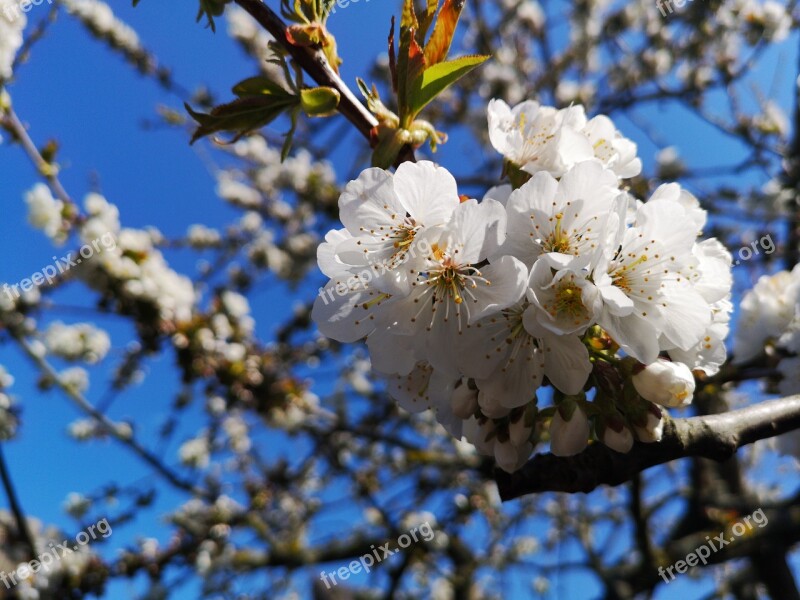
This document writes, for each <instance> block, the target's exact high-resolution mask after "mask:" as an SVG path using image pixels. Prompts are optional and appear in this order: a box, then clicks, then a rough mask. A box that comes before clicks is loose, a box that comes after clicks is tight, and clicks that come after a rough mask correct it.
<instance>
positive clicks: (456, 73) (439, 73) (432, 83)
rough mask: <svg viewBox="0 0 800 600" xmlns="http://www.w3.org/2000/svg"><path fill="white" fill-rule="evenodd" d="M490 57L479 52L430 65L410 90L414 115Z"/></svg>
mask: <svg viewBox="0 0 800 600" xmlns="http://www.w3.org/2000/svg"><path fill="white" fill-rule="evenodd" d="M488 58H489V57H488V56H480V55H477V54H476V55H471V56H462V57H460V58H454V59H453V60H448V61H445V62H440V63H438V64H435V65H433V66H430V67H428V68H427V69H425V71H424V72H423V73H422V76H421V77H419V78H418V79H417V80H416V81H415V82H413V85H412V87H411V88H410V89H409V91H408V105H409V110H411V112H412V113H413V114H414V115H417V114H419V112H420V111H421V110H422V109H423V108H425V107H426V106H427V105H428V104H429V103H430V102H431V100H433V99H434V98H436V96H438V95H439V94H441V93H442V92H443V91H445V90H446V89H447V88H448V87H450V86H451V85H453V84H454V83H455V82H456V81H458V80H459V79H461V78H462V77H464V76H465V75H467V74H468V73H469V72H470V71H472V70H473V69H475V68H476V67H478V66H480V65H481V64H482V63H483V62H484V61H486V60H487V59H488Z"/></svg>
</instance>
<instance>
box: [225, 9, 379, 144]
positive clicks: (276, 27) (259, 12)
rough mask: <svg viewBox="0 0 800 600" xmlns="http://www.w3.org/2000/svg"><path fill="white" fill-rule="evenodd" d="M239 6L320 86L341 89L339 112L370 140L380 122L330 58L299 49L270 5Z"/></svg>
mask: <svg viewBox="0 0 800 600" xmlns="http://www.w3.org/2000/svg"><path fill="white" fill-rule="evenodd" d="M236 4H238V5H239V6H241V7H242V8H243V9H245V10H246V11H247V12H248V13H250V16H252V17H253V18H254V19H255V20H256V21H258V23H259V24H260V25H261V26H262V27H263V28H264V29H266V30H267V31H268V32H269V33H270V34H272V37H274V38H275V41H277V42H278V43H279V44H280V45H281V46H283V47H284V48H286V51H287V52H289V54H290V55H291V57H292V58H293V59H294V60H295V62H297V64H298V65H300V66H301V67H302V69H303V70H304V71H305V72H306V73H308V74H309V75H310V76H311V77H312V78H313V79H314V81H316V82H317V83H318V84H319V85H325V86H328V87H332V88H334V89H335V90H338V92H339V94H341V97H342V98H341V100H340V102H339V112H341V113H342V114H343V115H344V116H345V117H346V118H347V120H348V121H350V122H351V123H352V124H353V125H355V126H356V129H358V130H359V131H360V132H361V135H363V136H364V137H365V138H367V140H369V139H370V132H371V131H372V128H373V127H376V126H377V125H378V121H377V119H375V117H374V116H373V115H372V113H370V112H369V110H367V107H366V106H364V105H363V104H362V103H361V102H359V101H358V98H356V96H355V95H354V94H353V92H352V91H351V90H350V88H349V87H347V84H346V83H345V82H344V81H342V78H341V77H339V75H338V74H337V73H336V71H334V70H333V68H332V67H331V65H330V63H328V59H327V58H325V55H324V54H323V53H322V51H321V50H318V49H314V48H310V47H304V46H295V45H294V44H293V43H292V42H291V41H289V38H288V35H287V32H288V27H287V25H286V23H285V22H284V21H283V19H281V18H280V16H279V15H277V14H276V13H275V11H273V10H272V9H271V8H270V7H269V6H267V5H266V4H264V3H263V2H262V1H261V0H236Z"/></svg>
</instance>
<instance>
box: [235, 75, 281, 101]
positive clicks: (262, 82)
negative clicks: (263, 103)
mask: <svg viewBox="0 0 800 600" xmlns="http://www.w3.org/2000/svg"><path fill="white" fill-rule="evenodd" d="M233 93H234V94H236V95H237V96H239V97H243V96H285V97H290V96H291V95H292V94H290V93H289V92H287V91H286V90H285V89H284V88H283V87H282V86H281V85H279V84H277V83H276V82H274V81H272V79H270V78H269V77H264V76H258V77H249V78H248V79H245V80H244V81H240V82H239V83H237V84H236V85H235V86H233Z"/></svg>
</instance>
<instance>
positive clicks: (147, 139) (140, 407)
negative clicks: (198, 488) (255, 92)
mask: <svg viewBox="0 0 800 600" xmlns="http://www.w3.org/2000/svg"><path fill="white" fill-rule="evenodd" d="M117 4H118V6H117V7H115V10H117V14H118V16H119V17H121V18H122V19H124V20H126V21H128V22H129V23H130V24H131V25H132V26H134V27H135V28H136V29H137V31H138V32H139V33H140V36H141V38H142V41H143V43H144V44H145V45H146V46H147V47H148V48H150V49H151V50H153V51H154V52H155V53H156V54H157V56H158V57H159V59H160V60H161V61H162V62H163V63H164V64H166V65H168V66H170V67H172V69H173V74H174V76H175V78H176V80H177V81H179V82H180V83H181V84H183V85H184V86H186V87H189V88H194V87H195V86H196V85H198V84H200V83H206V82H208V83H210V84H211V85H212V89H213V91H214V92H215V93H216V94H217V97H218V98H220V99H224V98H225V97H226V96H227V94H228V91H229V88H230V87H231V86H232V85H233V84H234V83H236V82H237V81H239V80H240V79H243V78H245V77H248V76H250V75H252V74H253V73H252V66H251V65H250V63H249V62H247V61H245V60H244V59H243V57H242V54H241V52H240V50H239V49H238V48H237V47H236V46H235V44H234V43H233V42H231V40H230V39H229V38H228V37H227V36H226V35H224V34H220V33H218V34H216V35H215V34H213V33H212V32H211V31H210V30H208V29H206V28H204V27H202V26H201V25H197V24H195V23H194V17H195V12H196V3H195V2H191V1H190V2H163V1H159V0H142V2H141V3H140V6H139V7H137V8H136V9H133V8H132V7H130V6H129V3H128V2H123V3H117ZM396 6H397V3H396V2H388V1H386V0H381V1H378V0H372V1H371V2H370V0H362V1H361V2H358V3H352V4H351V5H350V6H349V7H347V8H346V9H340V10H339V11H338V12H337V14H336V16H335V17H334V18H333V20H332V23H331V29H332V31H333V32H334V33H335V34H337V35H338V39H339V50H340V53H341V54H342V55H343V57H344V58H345V63H344V66H343V69H342V74H343V77H344V79H345V80H346V81H349V82H352V81H353V80H354V79H355V77H356V75H362V74H363V73H364V72H365V66H366V65H367V64H368V62H369V60H368V59H369V58H371V57H372V56H373V55H374V54H375V52H376V51H383V50H384V49H385V41H386V36H387V33H388V24H389V17H390V15H391V13H392V12H393V10H394V9H395V8H396ZM46 12H47V8H46V6H44V5H43V6H41V7H38V8H34V10H32V11H31V12H30V13H29V18H30V19H31V22H32V23H36V22H37V21H38V20H40V19H42V18H44V17H45V15H46ZM345 17H346V18H345ZM220 27H224V23H220ZM791 46H792V47H795V46H796V44H792V45H791ZM767 64H768V65H773V66H774V67H775V68H774V69H769V68H767V69H765V70H764V71H763V72H762V73H761V74H760V75H759V79H760V78H761V77H763V80H762V81H764V82H772V81H773V78H774V81H775V86H774V89H775V90H776V94H778V96H777V97H778V99H779V101H780V104H781V105H782V106H784V107H789V106H790V105H791V99H792V90H793V85H792V82H793V80H794V74H793V73H792V69H783V70H780V69H779V68H778V67H779V65H786V64H788V65H794V64H796V60H795V57H794V56H793V55H790V56H789V55H787V53H786V52H782V51H776V52H774V53H773V54H772V55H770V56H768V58H767ZM10 92H11V94H12V96H13V99H14V105H15V108H16V110H17V112H18V113H19V115H20V117H21V118H22V119H23V121H25V122H26V123H29V124H30V133H31V135H32V137H33V138H34V140H35V141H36V142H37V143H38V144H42V143H44V142H45V141H46V140H48V139H50V138H52V137H57V138H58V140H59V143H60V146H61V150H60V153H59V162H60V163H61V165H62V167H63V171H62V174H61V178H62V181H63V183H64V185H65V187H66V188H67V190H68V191H69V192H70V194H71V195H72V196H73V197H74V198H76V199H81V198H82V197H83V196H84V194H85V193H86V192H88V191H92V190H94V189H96V188H97V189H99V190H101V191H102V192H103V194H104V195H105V196H106V197H107V198H108V199H109V200H110V201H111V202H113V203H115V204H117V206H118V207H119V208H120V211H121V218H122V222H123V224H124V225H125V226H129V227H144V226H146V225H151V224H153V225H156V226H158V227H159V228H160V229H161V230H162V231H163V232H164V233H165V234H166V235H167V236H179V235H182V234H183V233H185V231H186V229H187V227H188V226H189V225H191V224H194V223H204V224H206V225H209V226H222V225H224V224H225V223H227V222H229V221H230V220H232V219H233V218H234V217H235V215H236V213H235V212H234V211H232V210H230V209H228V208H227V207H226V206H224V205H223V204H222V202H220V201H219V199H218V198H217V197H216V195H215V193H214V186H215V179H214V176H213V173H212V172H211V171H210V170H209V163H208V154H207V152H206V150H205V149H204V146H203V144H198V145H196V146H195V147H192V148H190V147H189V145H188V140H187V137H186V136H185V135H183V133H182V132H180V131H176V130H157V131H153V130H146V129H145V128H143V127H142V124H143V122H145V121H148V120H153V119H154V116H155V113H154V107H155V106H156V105H157V104H159V103H164V104H169V105H171V106H179V103H178V101H177V100H178V99H177V98H176V97H174V96H171V95H170V94H168V93H166V92H164V91H163V90H162V89H160V88H159V87H158V86H157V85H156V84H154V83H153V82H152V81H146V80H143V79H142V78H141V77H140V76H139V75H137V74H136V73H135V72H134V71H133V70H132V69H131V68H130V67H129V66H128V65H125V64H124V63H123V62H122V60H121V59H120V57H118V56H116V55H113V54H112V53H110V52H108V51H107V50H106V49H105V48H104V47H103V46H102V45H101V44H99V43H98V42H97V41H95V40H93V39H90V38H88V37H87V36H86V34H85V33H84V31H83V30H82V28H81V27H80V26H79V25H78V24H77V23H76V22H75V21H74V20H72V19H70V18H65V17H63V16H62V18H60V19H59V20H58V22H57V23H55V24H54V25H53V26H52V28H51V31H50V33H49V35H48V36H47V37H46V38H45V39H44V40H43V41H41V42H39V43H37V44H36V46H35V47H34V49H33V52H32V56H31V61H30V63H28V64H26V65H23V66H22V67H20V68H19V69H18V71H17V81H16V82H15V83H14V84H13V85H12V86H11V87H10ZM643 114H644V115H645V116H646V117H647V118H648V119H650V120H651V121H652V122H654V123H655V124H656V125H660V126H661V128H662V129H663V130H668V131H669V135H670V138H669V141H670V143H673V144H676V145H678V146H679V147H680V149H681V153H682V155H683V156H685V157H686V160H687V161H689V162H691V163H692V164H693V165H696V166H714V165H719V164H726V162H735V160H736V157H737V149H736V148H735V147H732V146H731V145H730V144H726V142H725V140H724V139H722V138H720V136H715V137H703V138H702V139H703V143H699V142H698V140H699V139H700V135H701V134H699V133H698V131H702V130H701V129H700V126H699V125H695V124H692V125H691V126H683V127H674V126H672V125H671V123H672V122H674V121H677V120H680V119H682V118H685V115H684V114H681V112H680V111H675V110H668V111H663V112H661V111H660V110H659V109H658V108H655V107H653V108H649V109H647V110H646V111H644V112H643ZM618 124H619V126H620V127H621V128H622V129H623V130H624V131H625V133H626V134H627V135H629V136H630V137H633V138H634V139H635V140H636V141H637V142H639V143H640V145H641V153H642V157H643V159H644V161H645V163H646V164H652V161H653V157H654V154H655V151H656V150H657V148H655V147H654V146H653V145H652V143H650V142H649V141H647V140H646V139H645V138H644V137H643V136H642V135H641V132H639V131H638V130H637V129H636V128H635V127H633V126H632V125H631V123H629V122H626V121H625V119H621V120H620V121H619V123H618ZM702 135H703V136H705V133H702ZM708 140H712V141H711V142H709V141H708ZM352 143H353V144H359V146H358V147H357V149H356V151H357V152H361V151H363V142H362V141H361V140H359V139H358V138H356V137H353V138H352ZM463 150H464V147H463V145H462V144H461V143H459V140H458V139H457V138H456V139H454V140H452V141H451V142H450V144H449V145H447V146H445V147H444V148H442V149H441V150H440V153H439V154H438V155H437V156H436V158H437V160H440V161H442V162H443V163H444V164H445V165H451V166H454V171H455V172H456V173H462V174H468V173H464V170H463V169H464V164H463V159H462V158H461V153H462V152H463ZM352 154H353V153H351V152H346V151H345V152H341V156H340V158H338V159H337V160H336V164H337V165H338V166H343V167H349V166H350V164H351V160H352ZM35 181H36V174H35V172H34V169H33V168H32V166H31V165H30V163H29V162H28V161H27V159H26V158H25V157H24V155H23V154H22V152H21V151H20V149H19V148H18V147H13V146H9V145H8V144H3V145H0V202H1V203H2V204H1V205H2V207H3V208H4V209H5V210H4V218H3V219H0V239H2V240H3V248H4V250H5V252H6V253H7V255H6V256H7V258H8V260H4V261H2V263H1V264H0V281H8V282H16V281H19V280H21V279H23V278H26V277H30V276H31V274H32V273H34V272H37V271H40V270H41V269H42V268H43V266H45V265H47V264H50V263H51V262H52V256H53V255H54V254H56V255H58V256H61V255H63V254H64V253H65V252H66V250H67V249H68V248H64V249H57V250H55V251H54V250H53V248H51V247H50V245H49V243H48V241H47V240H46V238H45V237H44V235H43V234H41V233H39V232H37V231H34V230H32V229H31V228H30V227H29V226H28V224H27V222H26V212H25V208H24V203H23V202H22V196H23V194H24V192H25V191H26V190H28V189H30V187H31V186H32V185H33V183H34V182H35ZM171 258H174V261H173V264H174V265H175V266H176V267H177V268H179V269H180V270H182V271H183V272H185V273H187V274H192V273H193V269H194V263H193V261H192V260H191V259H189V258H188V257H187V256H185V255H180V254H178V255H175V256H174V257H173V256H171ZM286 300H287V297H286V295H285V293H283V292H282V291H272V292H269V291H267V292H263V293H260V294H259V295H257V296H255V297H251V302H252V303H253V306H254V309H255V313H256V315H257V316H260V317H261V318H260V319H259V332H260V333H261V335H262V337H264V338H268V337H269V336H270V334H271V332H272V330H273V328H274V326H275V321H274V320H273V319H274V318H275V317H274V316H273V317H272V318H270V316H269V315H275V314H276V312H275V311H276V310H281V311H286V310H288V308H287V307H288V306H289V304H290V303H289V302H287V301H286ZM59 304H60V305H63V307H62V308H60V309H58V310H56V311H54V312H53V313H51V314H52V318H58V319H62V320H65V321H70V322H72V321H78V320H84V319H87V320H92V319H94V318H95V317H94V316H91V315H89V316H87V315H85V314H83V313H82V312H80V311H77V310H75V309H74V308H69V307H75V306H80V305H83V306H85V305H86V299H85V298H84V297H83V296H82V295H81V294H80V293H75V292H67V293H66V294H63V295H61V296H60V297H59ZM97 322H98V323H100V324H101V325H103V326H105V327H107V328H108V330H109V331H110V333H111V335H112V341H113V342H114V351H113V352H112V355H111V356H110V357H109V358H108V359H107V362H108V364H113V361H114V358H118V357H119V356H120V354H121V351H122V350H123V346H122V344H123V342H125V341H127V340H129V339H131V333H132V332H131V330H130V328H129V327H128V325H127V324H126V323H125V322H124V321H123V320H122V319H120V318H115V317H101V318H99V319H98V321H97ZM0 364H3V365H5V366H6V367H7V368H8V369H9V371H10V372H11V373H12V374H13V375H14V376H15V378H16V382H15V385H14V387H13V388H12V392H13V394H14V395H15V396H16V397H17V398H18V400H19V402H20V404H21V405H22V407H23V410H24V413H23V426H22V427H21V429H20V434H19V436H18V438H17V439H16V440H14V441H13V442H12V443H11V444H9V445H8V446H7V449H6V452H7V457H8V460H9V462H10V468H11V471H12V474H13V476H14V479H15V481H16V484H17V491H18V494H19V496H20V499H21V502H22V504H23V506H24V508H25V509H26V511H28V512H29V513H30V514H31V515H35V516H37V517H40V518H42V519H44V520H45V521H47V522H48V523H55V524H58V525H61V526H63V527H64V528H65V529H66V531H67V532H72V533H74V532H76V531H77V528H76V524H75V523H74V522H73V521H72V520H70V519H69V518H68V517H66V516H65V515H64V513H63V511H62V508H61V506H62V502H63V500H64V499H65V498H66V496H67V494H68V493H70V492H73V491H89V490H96V489H97V488H98V486H100V485H102V484H104V483H105V482H107V481H108V479H109V475H110V474H113V478H114V479H115V480H116V481H117V482H118V483H120V484H123V485H131V484H135V485H140V484H141V485H144V484H146V483H147V482H148V479H149V478H150V471H149V469H147V468H146V467H144V466H142V465H141V464H139V463H138V462H137V461H136V460H135V459H133V458H132V457H131V456H130V455H129V454H128V453H127V452H126V451H124V450H122V449H120V448H119V447H118V446H117V445H115V444H113V443H110V442H108V443H104V442H92V443H91V444H88V445H77V444H75V443H74V442H72V441H71V440H70V439H68V437H67V435H66V425H67V424H68V423H69V422H71V421H72V420H74V419H75V418H77V417H79V416H80V414H79V413H78V412H77V411H76V410H75V409H74V408H73V407H72V406H71V405H69V404H68V403H67V401H66V400H65V399H64V398H63V397H61V396H59V395H58V394H45V393H42V392H40V391H39V390H37V387H36V373H35V371H34V370H33V369H32V368H31V366H30V364H29V363H28V362H27V361H26V360H24V358H23V357H22V356H21V354H20V353H19V351H18V350H17V349H15V348H14V347H12V346H3V347H0ZM107 378H108V373H104V372H103V370H102V369H100V370H99V371H97V372H95V376H94V379H93V381H92V388H91V389H90V391H89V394H88V395H89V398H90V399H91V400H93V401H95V402H96V401H97V400H98V399H99V396H100V395H101V393H102V391H103V390H104V389H105V388H106V385H105V384H106V382H107V380H108V379H107ZM178 383H179V382H178V381H177V380H176V376H175V373H174V369H173V368H172V363H171V358H169V357H162V358H160V359H158V360H154V361H151V362H150V363H149V364H148V377H147V379H146V381H145V383H144V384H143V385H142V386H140V387H138V388H135V389H133V390H132V391H129V392H128V393H126V394H124V395H123V396H122V397H121V398H120V399H119V400H117V402H116V403H115V405H114V406H113V407H112V410H111V413H110V414H111V416H112V417H113V418H115V419H122V418H126V417H131V418H134V419H135V420H136V422H137V424H138V427H139V428H140V429H139V431H141V432H142V434H143V435H142V437H143V439H145V440H147V439H152V437H153V436H154V434H155V430H156V428H157V427H158V425H159V424H160V423H161V422H162V421H163V419H164V417H166V416H167V415H168V414H169V412H170V402H171V399H172V396H173V394H174V392H175V391H176V390H177V389H178ZM192 425H193V424H192V423H191V422H190V423H185V424H184V426H185V427H186V429H187V431H190V430H191V428H192ZM164 452H165V456H167V457H169V459H168V462H174V457H175V447H169V448H165V449H164ZM161 489H162V490H165V489H166V488H164V487H163V486H162V487H161ZM186 499H187V498H186V497H185V496H182V495H180V494H175V493H173V492H169V491H167V492H166V493H165V494H162V495H161V496H159V502H158V503H157V504H156V505H155V506H154V507H153V508H152V509H149V510H148V511H146V512H145V513H144V515H143V519H142V520H141V521H140V522H138V523H137V525H136V526H133V527H126V528H120V529H118V530H117V531H115V533H114V535H113V536H112V537H111V538H109V540H108V544H109V546H110V547H113V548H118V547H122V546H124V545H125V544H127V543H128V542H130V541H131V540H133V539H136V538H137V537H138V536H147V537H150V536H153V537H162V539H163V535H164V534H165V531H166V529H165V528H164V526H163V524H162V523H161V521H160V517H161V515H162V514H163V513H164V512H165V511H166V510H167V509H169V508H173V507H174V506H176V505H177V504H178V503H180V502H183V501H185V500H186ZM3 502H4V501H3ZM568 552H569V549H567V550H565V553H568ZM572 584H577V585H590V583H589V582H588V581H587V580H585V579H584V578H580V579H577V580H576V579H573V580H572ZM692 586H694V584H693V583H690V582H689V580H688V578H686V582H681V583H680V584H677V583H676V584H672V585H671V586H670V590H669V592H674V591H675V590H676V589H678V588H679V587H680V588H681V589H686V588H687V587H688V588H690V589H695V590H696V588H694V587H692ZM132 589H133V588H131V587H129V586H128V585H125V584H122V585H118V586H115V587H114V588H111V590H110V591H109V594H108V595H107V597H120V596H129V595H130V594H131V592H132ZM584 589H587V588H584ZM595 589H596V588H595ZM665 593H666V592H665ZM196 595H197V594H196V590H194V589H191V588H188V589H186V590H185V592H184V594H183V596H182V597H185V598H194V597H196ZM176 597H180V596H176ZM662 597H665V598H666V597H669V596H667V595H664V596H662Z"/></svg>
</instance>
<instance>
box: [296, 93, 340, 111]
mask: <svg viewBox="0 0 800 600" xmlns="http://www.w3.org/2000/svg"><path fill="white" fill-rule="evenodd" d="M340 98H341V96H340V95H339V91H338V90H335V89H333V88H330V87H324V86H322V87H315V88H305V89H303V90H300V106H301V107H302V108H303V110H304V111H305V113H306V114H307V115H308V116H309V117H328V116H330V115H332V114H333V113H334V112H336V107H337V106H339V100H340Z"/></svg>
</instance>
